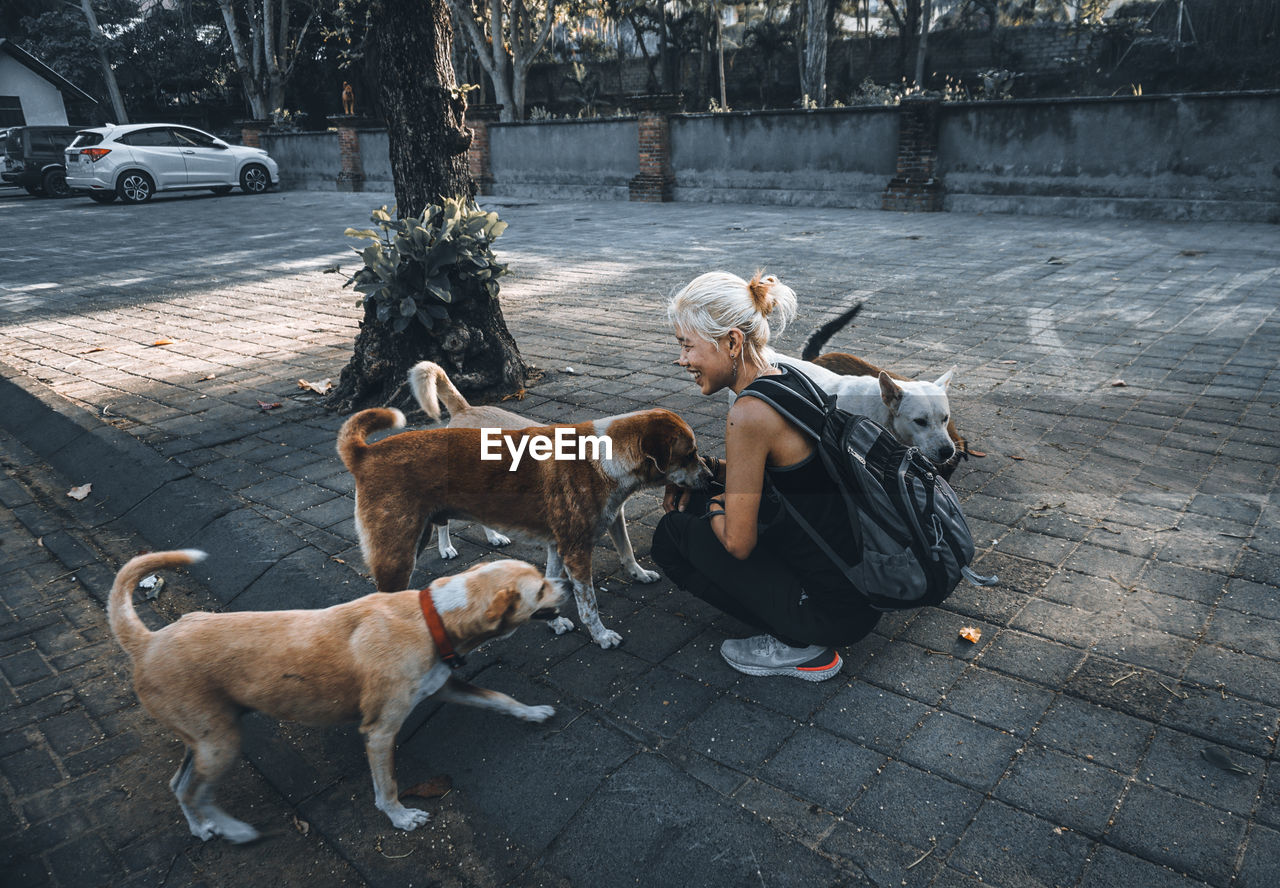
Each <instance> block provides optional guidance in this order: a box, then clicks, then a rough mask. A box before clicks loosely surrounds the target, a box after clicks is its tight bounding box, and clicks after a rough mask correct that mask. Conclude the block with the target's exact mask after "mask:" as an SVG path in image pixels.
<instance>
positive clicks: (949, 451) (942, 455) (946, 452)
mask: <svg viewBox="0 0 1280 888" xmlns="http://www.w3.org/2000/svg"><path fill="white" fill-rule="evenodd" d="M955 455H956V449H955V447H954V446H952V445H951V444H943V445H942V446H941V447H939V448H938V456H937V458H936V459H934V462H939V463H944V462H946V461H947V460H949V459H951V457H953V456H955Z"/></svg>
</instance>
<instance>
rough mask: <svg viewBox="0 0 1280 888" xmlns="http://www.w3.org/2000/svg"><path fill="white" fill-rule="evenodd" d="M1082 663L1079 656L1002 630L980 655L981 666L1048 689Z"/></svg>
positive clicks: (1031, 637) (1061, 647) (1081, 653)
mask: <svg viewBox="0 0 1280 888" xmlns="http://www.w3.org/2000/svg"><path fill="white" fill-rule="evenodd" d="M1083 659H1084V654H1083V652H1081V651H1079V650H1077V649H1075V648H1069V647H1067V646H1065V645H1061V644H1057V643H1056V642H1052V641H1047V640H1045V639H1042V638H1037V637H1036V636H1034V635H1028V634H1026V633H1023V632H1017V631H1015V630H1012V629H1006V630H1004V631H1003V632H1001V633H1000V634H998V635H997V636H996V637H995V638H994V639H993V640H992V642H991V644H990V646H989V647H988V648H987V649H986V650H985V651H984V652H983V654H982V665H983V666H986V667H988V668H990V669H995V670H997V671H998V672H1003V673H1005V674H1006V675H1012V676H1015V677H1017V678H1022V679H1025V680H1026V681H1030V682H1032V683H1034V684H1038V685H1043V686H1045V687H1049V688H1056V687H1059V686H1060V685H1061V684H1062V683H1063V682H1064V681H1066V679H1067V677H1068V676H1069V675H1071V673H1072V672H1073V671H1074V670H1075V668H1076V666H1078V665H1079V664H1080V662H1081V661H1082V660H1083Z"/></svg>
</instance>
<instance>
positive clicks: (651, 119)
mask: <svg viewBox="0 0 1280 888" xmlns="http://www.w3.org/2000/svg"><path fill="white" fill-rule="evenodd" d="M629 101H630V102H631V103H632V104H634V105H637V106H639V109H640V110H639V115H640V119H639V128H638V137H637V143H638V144H637V146H636V148H637V151H638V158H637V159H638V160H639V167H640V172H639V173H637V174H636V176H635V177H634V178H633V179H632V180H631V181H630V182H629V183H628V190H629V191H630V196H631V200H639V201H652V202H655V203H656V202H660V201H662V202H665V201H669V200H671V199H672V192H673V191H674V189H675V184H676V177H675V174H674V173H672V172H671V124H670V122H669V119H668V118H669V117H670V115H671V114H672V113H673V112H674V111H675V110H676V109H677V108H678V107H679V105H680V97H679V96H677V95H656V96H635V97H634V98H632V99H630V100H629Z"/></svg>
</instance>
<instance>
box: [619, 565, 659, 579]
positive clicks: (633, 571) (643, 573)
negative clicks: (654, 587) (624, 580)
mask: <svg viewBox="0 0 1280 888" xmlns="http://www.w3.org/2000/svg"><path fill="white" fill-rule="evenodd" d="M627 576H629V577H631V579H633V580H635V581H636V582H637V583H656V582H658V580H659V578H660V577H661V575H660V574H659V573H658V572H657V571H656V570H645V569H644V568H643V567H641V566H640V565H638V564H636V565H632V566H630V567H628V568H627Z"/></svg>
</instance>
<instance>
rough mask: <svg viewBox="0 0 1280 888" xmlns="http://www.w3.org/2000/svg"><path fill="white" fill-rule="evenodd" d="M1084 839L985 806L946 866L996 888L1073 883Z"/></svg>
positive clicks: (1029, 817)
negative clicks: (971, 875) (1000, 886)
mask: <svg viewBox="0 0 1280 888" xmlns="http://www.w3.org/2000/svg"><path fill="white" fill-rule="evenodd" d="M1089 848H1090V843H1089V841H1088V840H1087V839H1086V838H1084V837H1083V836H1080V835H1078V834H1076V833H1074V832H1072V831H1071V830H1064V829H1061V828H1059V827H1056V826H1055V825H1054V824H1053V823H1051V822H1049V821H1046V820H1042V819H1041V818H1039V817H1035V816H1032V815H1030V814H1027V813H1025V812H1022V811H1017V810H1014V809H1013V808H1009V807H1007V806H1005V805H1001V804H999V803H998V802H987V803H986V804H984V805H983V806H982V810H980V811H979V812H978V814H977V816H976V817H975V818H974V820H973V824H972V826H970V827H969V829H968V831H967V832H966V833H965V835H964V837H963V838H962V839H961V840H960V844H959V845H958V846H956V849H955V851H953V852H952V854H951V857H950V858H949V859H948V864H949V865H951V866H956V867H959V868H961V869H963V870H965V871H967V872H973V873H976V874H977V875H978V877H979V879H980V880H981V881H983V882H988V883H991V884H996V885H1045V886H1060V885H1061V886H1066V885H1074V884H1075V883H1076V880H1077V879H1079V877H1080V872H1081V870H1082V869H1083V868H1084V863H1085V859H1086V858H1087V857H1088V854H1089Z"/></svg>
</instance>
